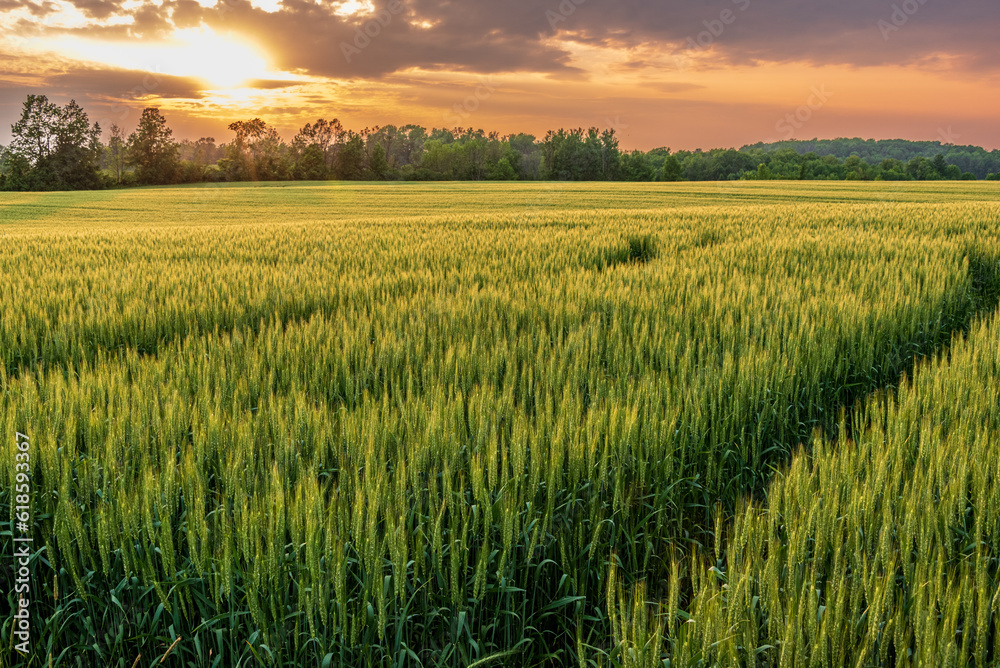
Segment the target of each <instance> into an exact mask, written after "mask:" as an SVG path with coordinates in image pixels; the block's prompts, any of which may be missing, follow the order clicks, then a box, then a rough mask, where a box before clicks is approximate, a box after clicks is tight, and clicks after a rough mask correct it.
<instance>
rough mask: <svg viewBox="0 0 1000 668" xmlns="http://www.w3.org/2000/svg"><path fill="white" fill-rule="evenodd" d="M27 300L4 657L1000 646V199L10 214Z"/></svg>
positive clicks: (225, 659) (773, 191)
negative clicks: (23, 498) (23, 607)
mask: <svg viewBox="0 0 1000 668" xmlns="http://www.w3.org/2000/svg"><path fill="white" fill-rule="evenodd" d="M0 271H2V274H0V303H2V304H3V309H2V312H0V390H2V396H0V425H3V434H4V436H3V438H4V444H5V447H4V448H3V450H2V452H3V453H4V455H3V456H2V457H0V480H3V481H4V483H3V485H2V486H0V503H2V504H3V505H4V506H6V507H8V508H10V510H11V513H13V510H14V507H15V505H16V504H15V501H14V494H13V492H12V490H13V489H14V485H15V484H16V483H17V482H18V480H17V473H18V471H17V470H16V464H15V461H16V460H15V455H16V447H15V446H16V442H15V432H21V433H23V434H27V435H28V436H29V438H30V442H31V448H32V451H31V467H30V483H31V488H32V490H33V498H32V505H33V520H34V527H33V536H34V537H35V540H36V545H37V546H38V547H39V548H41V549H39V550H38V552H37V554H36V555H35V557H34V559H33V580H32V584H33V587H34V589H33V594H34V595H33V597H32V600H33V602H32V605H33V608H32V619H33V620H34V622H33V623H34V625H35V626H34V635H33V650H32V653H31V654H30V655H29V656H27V657H24V656H20V655H18V654H16V653H12V652H8V651H7V650H6V649H4V650H3V651H2V652H0V657H2V658H0V665H31V666H34V665H37V666H45V665H50V664H51V665H53V666H124V667H125V668H128V667H129V666H133V662H135V661H136V660H137V657H138V656H140V655H141V658H140V659H138V664H137V665H143V666H152V665H157V664H156V662H157V661H159V660H160V658H161V657H162V656H163V655H164V653H165V652H167V650H168V648H170V654H169V656H168V657H167V658H166V660H165V661H164V665H176V666H252V665H276V666H298V665H316V666H328V665H344V666H347V665H351V666H353V665H371V666H417V665H424V666H470V665H479V666H484V665H511V666H541V665H580V666H588V665H594V666H598V665H601V666H654V665H655V666H660V665H665V664H664V663H663V661H669V662H670V663H669V664H666V665H670V666H687V665H746V666H755V665H775V666H797V665H803V666H813V665H816V666H828V665H832V666H837V665H847V664H850V665H857V666H866V665H886V666H888V665H945V664H946V663H949V664H951V665H976V666H984V665H992V664H993V663H995V662H996V661H997V660H998V656H1000V654H998V651H997V649H996V648H995V645H996V642H997V639H998V631H1000V627H998V621H997V620H998V619H1000V617H998V616H997V614H996V613H997V612H998V609H997V607H998V605H1000V594H998V593H997V592H998V591H1000V590H998V587H1000V576H998V568H997V565H998V561H997V560H998V556H1000V553H998V550H1000V533H998V532H1000V525H998V519H997V518H998V516H1000V456H998V453H997V447H998V445H1000V444H998V440H997V426H998V420H1000V409H998V408H997V405H998V401H997V400H998V396H997V391H998V389H997V388H998V383H997V374H998V373H1000V357H998V354H1000V353H998V350H1000V347H998V336H997V331H996V327H997V326H996V325H993V324H992V323H991V314H992V312H993V310H994V309H995V307H996V306H997V300H998V299H1000V186H997V185H992V184H982V183H940V184H845V183H832V184H821V183H815V182H810V183H803V184H798V183H753V182H748V183H743V182H741V183H732V184H730V183H726V184H641V185H627V186H626V185H622V184H528V185H521V184H503V185H499V184H482V185H480V184H431V185H415V184H399V185H372V184H360V185H359V184H350V185H345V184H306V185H303V184H294V185H286V184H281V185H269V184H260V185H246V184H241V185H232V186H225V187H188V188H156V189H145V190H129V191H117V192H98V193H48V194H5V195H3V196H0ZM911 377H912V378H913V380H912V381H911V380H909V379H910V378H911ZM2 519H3V520H4V522H5V523H4V524H3V525H0V527H4V528H6V530H5V531H4V532H2V533H0V551H2V554H4V555H10V554H11V553H12V550H13V543H12V533H11V530H10V529H9V527H10V526H11V525H10V524H6V521H7V519H8V515H7V513H4V514H3V515H2ZM43 545H44V548H42V546H43ZM4 558H7V557H6V556H5V557H4ZM10 592H11V589H10V588H8V587H4V593H5V598H6V603H5V605H7V606H14V605H16V599H15V597H14V595H13V594H12V593H10ZM10 609H12V610H13V609H14V608H10ZM4 620H6V621H4V623H3V625H2V626H0V646H2V647H4V648H7V647H12V646H13V644H14V642H13V636H12V634H11V631H12V626H13V620H12V619H9V617H5V618H4Z"/></svg>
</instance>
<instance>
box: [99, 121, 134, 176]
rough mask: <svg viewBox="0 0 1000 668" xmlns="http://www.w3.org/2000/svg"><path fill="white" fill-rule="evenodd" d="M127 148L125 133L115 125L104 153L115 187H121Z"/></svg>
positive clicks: (112, 127)
mask: <svg viewBox="0 0 1000 668" xmlns="http://www.w3.org/2000/svg"><path fill="white" fill-rule="evenodd" d="M127 148H128V144H127V142H126V138H125V131H124V130H122V129H121V128H120V127H118V126H117V125H112V126H111V138H110V139H109V140H108V146H107V148H106V149H105V151H104V159H105V162H106V164H107V166H108V171H110V172H111V179H112V180H113V181H114V182H115V185H121V183H122V177H123V176H124V174H125V159H126V155H127Z"/></svg>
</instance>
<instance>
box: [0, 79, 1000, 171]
mask: <svg viewBox="0 0 1000 668" xmlns="http://www.w3.org/2000/svg"><path fill="white" fill-rule="evenodd" d="M38 99H41V100H44V98H36V97H34V96H32V97H29V100H28V102H26V103H25V110H26V111H25V118H27V116H28V109H29V107H31V106H32V104H34V101H35V100H38ZM71 104H72V105H74V113H75V114H76V116H78V117H82V119H83V121H84V125H83V127H84V128H86V114H83V112H82V110H81V109H79V107H75V103H71ZM81 115H82V116H81ZM58 122H59V115H58V114H53V115H52V120H51V122H50V123H49V125H50V126H52V128H51V129H50V132H53V133H55V132H59V130H58V128H56V126H57V125H58ZM24 123H25V120H24V119H22V121H21V122H20V123H19V124H15V125H14V126H13V128H12V129H13V133H14V136H15V142H14V144H13V145H12V146H11V148H10V150H8V151H7V152H6V157H5V155H4V153H5V152H4V151H2V150H0V190H2V189H5V190H74V189H86V188H100V187H112V186H122V185H136V184H139V185H156V184H161V185H164V184H165V185H169V184H180V183H203V182H222V181H228V182H241V181H310V180H315V181H322V180H327V179H339V180H351V181H359V180H361V181H401V180H402V181H538V180H542V181H630V182H653V181H681V180H684V181H732V180H772V179H781V180H803V181H804V180H840V181H845V180H848V181H933V180H976V179H986V178H989V177H991V176H993V175H995V174H996V173H998V172H1000V151H994V152H993V153H987V152H986V151H984V150H983V149H980V148H976V147H954V146H942V145H940V144H938V143H936V142H933V143H932V142H904V141H901V140H893V141H890V142H863V141H861V140H834V141H831V142H819V141H813V142H780V143H778V144H772V145H763V144H759V145H755V146H751V147H744V148H743V149H741V150H738V151H737V150H736V149H715V150H711V151H701V150H698V151H677V152H674V153H671V151H670V149H667V148H658V149H654V150H652V151H649V152H644V151H622V150H621V149H620V148H619V144H618V138H617V137H616V135H615V131H614V130H612V129H609V130H603V131H601V130H599V129H597V128H590V129H588V130H584V129H582V128H576V129H570V130H566V129H562V128H560V129H559V130H557V131H551V132H549V133H547V134H546V135H545V137H543V138H542V139H541V140H539V139H536V138H535V137H534V136H533V135H527V134H517V135H506V136H501V135H500V134H498V133H495V132H494V133H489V134H487V133H486V132H484V131H483V130H475V129H473V128H454V129H451V130H447V129H433V130H431V131H430V132H428V131H427V129H425V128H423V127H420V126H417V125H405V126H403V127H397V126H394V125H387V126H384V127H375V128H365V129H364V130H362V131H360V132H355V131H353V130H349V129H346V128H344V127H343V126H342V125H341V123H340V121H338V120H336V119H334V120H333V121H327V120H325V119H319V120H318V121H317V122H316V123H307V124H306V125H305V126H303V127H302V128H301V129H300V130H299V132H298V134H296V135H295V137H294V138H293V140H292V141H291V142H290V143H286V142H285V141H284V140H283V139H282V138H281V136H280V135H279V134H278V132H277V131H276V130H275V129H274V128H272V127H269V126H268V125H267V123H265V122H264V121H262V120H261V119H259V118H254V119H250V120H245V121H236V122H234V123H231V124H230V125H229V130H230V131H231V132H233V133H234V134H235V138H234V139H233V141H231V142H230V143H228V144H221V145H217V144H216V142H215V138H213V137H202V138H201V139H199V140H198V141H190V140H184V141H181V142H179V143H177V142H174V140H173V139H172V132H171V130H170V128H169V127H168V126H167V122H166V119H165V118H164V117H163V115H162V114H161V113H160V112H159V110H158V109H146V110H144V111H143V113H142V117H141V118H140V121H139V126H138V128H137V129H136V130H135V132H133V133H132V134H131V135H129V136H128V137H127V138H125V137H124V135H123V134H122V131H121V130H120V129H119V128H117V127H112V128H111V136H110V137H109V139H108V144H107V146H104V147H102V146H101V144H100V142H99V137H100V132H99V128H97V129H96V130H95V132H96V133H97V134H96V135H95V136H94V137H92V138H91V140H90V142H89V143H86V142H84V143H81V141H82V140H76V144H79V145H81V146H82V145H84V144H86V146H88V147H89V148H88V149H87V150H86V151H84V152H76V153H69V154H65V152H64V154H63V157H62V158H61V162H62V164H64V165H65V164H66V163H67V161H68V160H69V162H70V164H71V165H73V167H72V169H74V170H76V171H82V173H85V174H87V175H88V176H87V178H86V179H83V178H81V177H74V178H54V177H52V176H51V175H50V174H49V171H50V168H49V166H48V164H47V163H46V162H45V161H38V160H37V159H34V158H32V157H31V156H30V154H26V153H25V147H26V146H27V147H29V148H30V147H31V146H32V145H33V140H32V139H31V136H32V135H30V134H27V135H26V134H25V131H26V126H25V125H24ZM74 136H76V135H74ZM76 144H74V145H76ZM813 146H815V148H816V150H815V151H813V150H809V151H805V150H803V149H805V148H808V147H813ZM935 146H936V147H937V149H938V150H937V152H934V153H932V152H931V151H932V149H933V148H934V147H935ZM855 147H856V148H858V149H860V151H861V153H860V154H859V153H858V151H854V150H853V148H855ZM849 149H850V152H847V153H846V154H844V153H845V151H848V150H849ZM841 154H843V155H841ZM928 154H929V155H928ZM897 156H902V157H897ZM70 158H72V160H70ZM97 159H100V160H101V166H102V167H103V172H102V173H101V174H98V173H97V166H96V162H95V161H96V160H97ZM63 171H66V167H65V166H64V167H63Z"/></svg>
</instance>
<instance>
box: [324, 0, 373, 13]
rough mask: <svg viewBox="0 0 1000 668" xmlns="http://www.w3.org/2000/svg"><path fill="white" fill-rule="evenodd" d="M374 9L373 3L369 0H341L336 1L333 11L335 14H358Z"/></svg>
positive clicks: (370, 11)
mask: <svg viewBox="0 0 1000 668" xmlns="http://www.w3.org/2000/svg"><path fill="white" fill-rule="evenodd" d="M374 11H375V4H374V3H372V1H371V0H341V2H338V3H336V9H334V10H333V13H334V14H336V15H337V16H359V15H362V14H371V13H372V12H374Z"/></svg>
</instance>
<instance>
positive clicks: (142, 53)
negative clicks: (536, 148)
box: [0, 0, 1000, 150]
mask: <svg viewBox="0 0 1000 668" xmlns="http://www.w3.org/2000/svg"><path fill="white" fill-rule="evenodd" d="M0 17H2V21H0V143H7V142H8V141H9V139H10V124H11V123H12V122H14V121H15V120H16V118H17V117H18V115H19V111H20V106H21V103H22V102H23V100H24V98H25V96H26V95H27V94H29V93H44V94H46V95H48V96H49V97H50V99H53V100H54V101H57V102H60V103H64V102H66V101H68V100H69V99H70V98H75V99H76V100H77V101H78V102H79V103H80V104H81V105H82V106H83V107H84V109H85V110H86V111H87V112H88V113H89V114H90V116H91V119H92V120H96V121H99V122H100V123H101V125H102V127H103V128H104V129H105V130H106V129H107V128H108V127H109V126H110V125H111V124H112V123H117V124H119V125H120V126H122V127H123V128H125V129H126V130H128V131H131V130H132V129H133V128H134V127H135V125H136V123H137V122H138V118H139V112H140V111H141V109H142V108H143V107H147V106H156V107H160V108H161V109H162V111H163V113H164V115H165V116H166V117H167V120H168V122H169V123H170V125H171V127H173V128H174V133H175V136H176V137H178V138H191V139H197V138H198V137H202V136H212V137H214V138H216V139H217V140H218V141H220V142H222V141H229V140H230V139H231V133H230V132H228V131H227V130H226V129H225V127H226V125H228V124H229V123H230V122H232V121H234V120H239V119H245V118H252V117H255V116H259V117H261V118H263V119H265V120H266V121H268V122H269V123H271V124H273V125H275V126H276V127H277V128H278V129H279V130H280V131H281V132H282V134H283V135H284V136H285V137H286V139H290V138H291V137H292V136H293V135H294V134H295V132H296V130H297V129H298V128H299V127H300V126H302V125H303V124H304V123H306V122H309V121H314V120H315V119H316V118H319V117H324V118H328V119H331V118H339V119H340V120H341V122H342V123H344V125H345V126H347V127H350V128H353V129H358V130H360V129H361V128H363V127H365V126H373V125H385V124H389V123H393V124H396V125H401V124H404V123H419V124H421V125H425V126H427V127H454V126H463V127H469V126H471V127H476V128H484V129H486V130H497V131H500V132H501V133H509V132H520V131H523V132H531V133H534V134H537V135H539V136H541V135H542V134H544V132H545V130H547V129H550V128H556V127H560V126H562V127H577V126H583V127H589V126H599V127H614V128H616V130H617V131H618V134H619V136H620V138H621V143H622V146H623V147H625V148H642V149H651V148H654V147H658V146H669V147H671V148H673V149H675V150H676V149H690V148H698V147H702V148H711V147H717V146H741V145H743V144H747V143H753V142H756V141H763V140H775V139H784V138H790V137H795V138H800V139H809V138H813V137H821V138H831V137H840V136H847V137H866V138H867V137H873V138H897V137H900V138H905V139H922V140H940V141H943V142H947V143H956V144H977V145H980V146H985V147H986V148H988V149H996V148H1000V48H998V46H1000V45H998V42H1000V40H998V36H1000V4H998V3H997V0H906V1H905V2H903V1H901V0H874V1H873V0H836V1H835V0H697V1H696V0H542V1H538V0H504V1H501V0H492V1H485V0H465V1H463V2H457V1H449V0H434V1H431V0H334V1H324V0H320V1H318V2H313V1H310V0H159V1H153V2H149V1H146V0H0ZM366 33H367V34H366Z"/></svg>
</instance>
